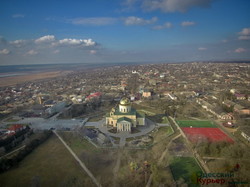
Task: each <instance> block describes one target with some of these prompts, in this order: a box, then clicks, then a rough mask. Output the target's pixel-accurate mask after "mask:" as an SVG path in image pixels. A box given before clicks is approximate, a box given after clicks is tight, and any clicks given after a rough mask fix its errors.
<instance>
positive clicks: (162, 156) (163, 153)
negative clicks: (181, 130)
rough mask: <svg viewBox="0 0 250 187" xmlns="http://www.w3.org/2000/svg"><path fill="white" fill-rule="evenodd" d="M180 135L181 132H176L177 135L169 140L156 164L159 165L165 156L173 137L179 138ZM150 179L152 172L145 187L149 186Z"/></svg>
mask: <svg viewBox="0 0 250 187" xmlns="http://www.w3.org/2000/svg"><path fill="white" fill-rule="evenodd" d="M180 136H181V134H178V135H177V136H175V137H174V138H172V139H171V140H170V141H169V142H168V145H167V146H166V149H165V150H164V151H163V152H162V154H161V157H160V159H159V160H158V162H157V164H158V165H160V164H161V162H162V161H163V159H164V157H165V156H166V154H167V152H168V149H169V146H170V145H171V143H172V141H174V140H175V139H177V138H179V137H180ZM152 179H153V174H151V175H150V177H149V179H148V182H147V185H146V187H150V185H151V183H152Z"/></svg>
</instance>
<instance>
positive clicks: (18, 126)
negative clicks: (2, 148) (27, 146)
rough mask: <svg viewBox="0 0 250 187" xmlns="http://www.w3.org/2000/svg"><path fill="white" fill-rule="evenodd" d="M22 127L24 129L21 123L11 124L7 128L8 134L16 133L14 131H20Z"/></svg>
mask: <svg viewBox="0 0 250 187" xmlns="http://www.w3.org/2000/svg"><path fill="white" fill-rule="evenodd" d="M23 129H25V126H23V125H21V124H15V125H12V126H10V127H9V128H8V134H10V133H16V132H18V131H21V130H23Z"/></svg>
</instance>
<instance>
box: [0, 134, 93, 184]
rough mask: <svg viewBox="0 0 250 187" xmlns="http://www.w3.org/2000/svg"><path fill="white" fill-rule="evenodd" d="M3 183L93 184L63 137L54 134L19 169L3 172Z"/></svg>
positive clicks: (0, 180)
mask: <svg viewBox="0 0 250 187" xmlns="http://www.w3.org/2000/svg"><path fill="white" fill-rule="evenodd" d="M0 186H1V187H12V186H13V187H18V186H94V184H93V183H92V181H91V179H90V178H89V176H88V175H87V174H86V173H85V172H84V171H83V170H82V169H81V168H80V167H79V165H78V163H77V162H76V161H75V159H74V158H73V156H72V155H71V154H70V153H69V152H68V150H67V149H66V148H65V147H64V145H63V144H62V143H61V142H60V140H59V139H58V138H57V137H56V136H55V135H52V137H50V138H49V139H48V140H47V141H46V142H44V143H43V144H41V145H40V146H39V147H38V148H36V149H35V150H34V151H33V152H32V153H31V154H30V155H28V156H27V157H26V158H25V159H24V160H22V161H21V162H20V163H19V165H18V166H17V167H16V168H13V169H11V170H9V171H7V172H5V173H2V174H0Z"/></svg>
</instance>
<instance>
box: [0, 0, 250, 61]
mask: <svg viewBox="0 0 250 187" xmlns="http://www.w3.org/2000/svg"><path fill="white" fill-rule="evenodd" d="M236 59H237V60H242V59H250V1H249V0H120V1H119V0H81V1H80V0H79V1H76V0H74V1H67V0H58V1H55V0H43V1H42V0H39V1H37V0H2V1H1V2H0V65H8V64H47V63H89V62H92V63H94V62H98V63H100V62H177V61H199V60H236Z"/></svg>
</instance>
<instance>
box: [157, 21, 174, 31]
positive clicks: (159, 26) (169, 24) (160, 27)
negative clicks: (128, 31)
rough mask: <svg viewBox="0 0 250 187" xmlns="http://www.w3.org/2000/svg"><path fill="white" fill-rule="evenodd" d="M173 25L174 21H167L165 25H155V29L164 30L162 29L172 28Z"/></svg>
mask: <svg viewBox="0 0 250 187" xmlns="http://www.w3.org/2000/svg"><path fill="white" fill-rule="evenodd" d="M172 26H173V24H172V23H170V22H166V23H164V24H163V25H156V26H154V27H153V29H155V30H162V29H168V28H171V27H172Z"/></svg>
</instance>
